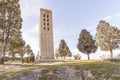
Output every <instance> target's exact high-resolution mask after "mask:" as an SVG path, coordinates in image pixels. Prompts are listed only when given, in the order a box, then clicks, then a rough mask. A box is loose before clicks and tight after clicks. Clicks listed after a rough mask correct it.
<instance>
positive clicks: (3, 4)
mask: <svg viewBox="0 0 120 80" xmlns="http://www.w3.org/2000/svg"><path fill="white" fill-rule="evenodd" d="M0 15H1V16H0V41H1V43H2V44H1V46H2V52H1V55H0V59H2V60H3V61H2V63H3V64H4V58H5V55H6V50H7V46H8V43H9V39H10V37H11V36H14V34H16V33H17V32H19V31H20V29H21V28H22V18H21V11H20V5H19V0H0Z"/></svg>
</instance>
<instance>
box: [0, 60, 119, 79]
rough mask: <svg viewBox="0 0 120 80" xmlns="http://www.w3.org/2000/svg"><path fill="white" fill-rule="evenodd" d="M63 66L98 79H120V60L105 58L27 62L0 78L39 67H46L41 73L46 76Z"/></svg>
mask: <svg viewBox="0 0 120 80" xmlns="http://www.w3.org/2000/svg"><path fill="white" fill-rule="evenodd" d="M60 62H61V61H60ZM61 66H70V67H73V68H75V69H76V70H80V71H81V72H84V71H90V72H91V73H92V74H93V75H94V76H95V78H96V80H102V77H103V76H104V77H105V78H106V79H108V78H111V79H112V80H119V79H120V77H119V76H120V73H119V72H120V62H110V61H103V60H62V63H59V62H55V63H37V64H34V65H31V64H25V65H22V66H21V67H19V69H18V70H17V69H16V70H14V71H13V70H7V71H6V73H5V74H3V75H0V80H2V79H3V78H6V77H11V76H12V75H14V74H15V73H18V72H28V71H32V70H34V69H39V68H45V69H44V70H43V71H42V75H41V76H43V77H44V76H45V74H46V73H47V72H49V71H52V72H53V73H56V71H57V69H58V68H59V67H61Z"/></svg>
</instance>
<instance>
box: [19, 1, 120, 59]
mask: <svg viewBox="0 0 120 80" xmlns="http://www.w3.org/2000/svg"><path fill="white" fill-rule="evenodd" d="M20 4H21V11H22V18H23V29H22V32H23V38H24V40H25V41H26V43H28V44H30V45H31V47H32V49H33V51H34V53H35V54H37V51H38V50H39V32H38V30H39V17H40V15H39V14H40V8H45V9H50V10H52V13H53V28H54V47H55V48H56V47H57V46H58V45H59V41H60V40H61V39H64V40H65V41H66V43H67V45H68V46H69V48H70V50H71V51H72V52H73V53H74V54H77V53H79V54H81V56H82V59H87V56H86V55H84V54H82V53H80V52H79V51H78V50H77V48H76V45H77V43H78V37H79V34H80V31H81V29H87V30H88V31H90V33H91V34H92V35H93V36H94V35H95V33H96V26H97V24H98V22H99V20H106V21H107V22H109V23H110V24H111V25H114V26H117V27H118V28H120V0H20ZM114 52H115V53H118V50H115V51H114ZM103 53H105V54H107V53H108V52H102V51H100V50H98V51H97V52H96V53H95V54H91V58H92V59H95V58H99V56H100V55H103Z"/></svg>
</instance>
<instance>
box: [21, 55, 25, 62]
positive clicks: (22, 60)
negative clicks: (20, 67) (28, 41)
mask: <svg viewBox="0 0 120 80" xmlns="http://www.w3.org/2000/svg"><path fill="white" fill-rule="evenodd" d="M21 62H22V64H23V63H24V59H23V56H21Z"/></svg>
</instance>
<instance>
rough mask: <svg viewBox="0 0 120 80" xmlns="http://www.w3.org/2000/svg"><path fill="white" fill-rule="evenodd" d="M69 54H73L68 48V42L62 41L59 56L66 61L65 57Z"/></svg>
mask: <svg viewBox="0 0 120 80" xmlns="http://www.w3.org/2000/svg"><path fill="white" fill-rule="evenodd" d="M69 54H71V52H70V50H69V47H68V46H67V44H66V42H65V41H64V40H63V39H62V40H61V41H60V44H59V48H58V51H57V55H58V56H60V57H64V59H65V57H66V56H67V55H69Z"/></svg>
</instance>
